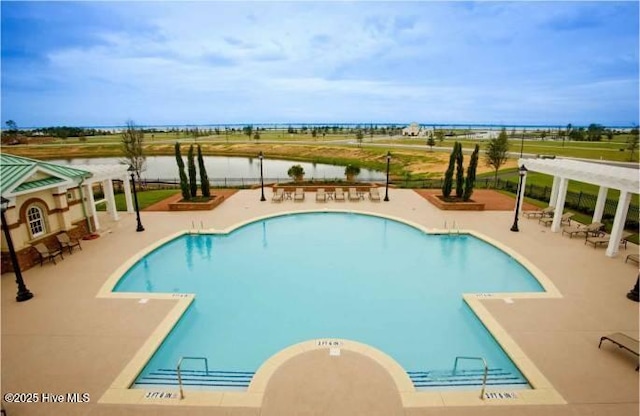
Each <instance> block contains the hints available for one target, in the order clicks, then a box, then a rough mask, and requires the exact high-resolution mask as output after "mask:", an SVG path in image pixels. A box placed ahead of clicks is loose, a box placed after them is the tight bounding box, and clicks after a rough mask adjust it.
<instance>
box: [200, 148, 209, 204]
mask: <svg viewBox="0 0 640 416" xmlns="http://www.w3.org/2000/svg"><path fill="white" fill-rule="evenodd" d="M198 170H199V171H200V189H202V196H203V197H205V198H209V197H210V196H211V191H210V190H209V177H208V176H207V170H206V169H205V167H204V159H202V148H201V147H200V145H198Z"/></svg>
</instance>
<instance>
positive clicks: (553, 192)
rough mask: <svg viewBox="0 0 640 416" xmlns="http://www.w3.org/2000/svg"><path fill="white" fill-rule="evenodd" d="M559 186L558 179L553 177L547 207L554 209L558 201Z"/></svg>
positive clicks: (555, 176)
mask: <svg viewBox="0 0 640 416" xmlns="http://www.w3.org/2000/svg"><path fill="white" fill-rule="evenodd" d="M559 186H560V177H559V176H557V175H554V176H553V185H551V195H550V196H549V206H550V207H554V206H555V205H556V201H557V200H558V187H559Z"/></svg>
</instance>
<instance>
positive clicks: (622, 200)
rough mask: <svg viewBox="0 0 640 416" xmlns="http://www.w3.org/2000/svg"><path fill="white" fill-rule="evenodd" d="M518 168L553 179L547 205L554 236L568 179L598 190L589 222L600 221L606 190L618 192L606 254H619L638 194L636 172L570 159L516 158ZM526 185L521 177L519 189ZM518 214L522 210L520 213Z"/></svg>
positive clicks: (558, 225) (639, 188)
mask: <svg viewBox="0 0 640 416" xmlns="http://www.w3.org/2000/svg"><path fill="white" fill-rule="evenodd" d="M518 165H519V166H522V165H524V166H525V167H526V168H527V170H529V171H534V172H540V173H545V174H547V175H551V176H553V186H552V188H551V198H550V200H549V206H553V207H554V208H555V210H554V216H553V223H552V224H551V231H553V232H555V233H557V232H558V231H560V229H561V227H560V226H561V224H560V217H561V216H562V212H563V210H564V203H565V199H566V196H567V188H568V184H569V181H570V180H574V181H579V182H585V183H591V184H594V185H598V186H599V187H600V189H599V191H598V199H597V201H596V207H595V210H594V212H593V220H592V222H601V220H602V214H603V212H604V206H605V203H606V200H607V192H608V191H609V189H617V190H619V191H620V196H619V198H618V205H617V208H616V214H615V218H614V220H613V226H612V229H611V237H610V239H609V245H608V246H607V251H606V255H607V256H609V257H614V256H615V255H616V254H617V253H618V248H619V242H620V239H621V238H622V231H623V230H624V223H625V220H626V218H627V212H628V211H629V203H630V202H631V195H632V194H638V193H640V178H639V176H638V169H634V168H625V167H619V166H611V165H606V164H601V163H591V162H582V161H577V160H570V159H519V160H518ZM525 185H526V175H525V176H524V177H523V178H522V185H521V189H526V188H525ZM523 199H524V198H521V199H520V207H519V208H520V209H521V208H522V200H523ZM520 212H522V211H521V210H520Z"/></svg>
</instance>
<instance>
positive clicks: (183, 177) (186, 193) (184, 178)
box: [175, 142, 191, 201]
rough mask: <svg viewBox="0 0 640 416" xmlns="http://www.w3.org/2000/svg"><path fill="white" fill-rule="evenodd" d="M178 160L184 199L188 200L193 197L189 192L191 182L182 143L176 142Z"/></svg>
mask: <svg viewBox="0 0 640 416" xmlns="http://www.w3.org/2000/svg"><path fill="white" fill-rule="evenodd" d="M175 149H176V162H178V174H179V175H180V189H181V190H182V199H184V200H185V201H188V200H190V199H191V194H190V193H189V184H188V183H187V175H186V174H185V173H184V161H183V160H182V154H180V143H178V142H176V146H175Z"/></svg>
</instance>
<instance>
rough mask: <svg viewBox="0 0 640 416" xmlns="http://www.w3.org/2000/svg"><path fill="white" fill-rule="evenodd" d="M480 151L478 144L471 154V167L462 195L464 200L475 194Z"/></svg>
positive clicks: (468, 169) (468, 170)
mask: <svg viewBox="0 0 640 416" xmlns="http://www.w3.org/2000/svg"><path fill="white" fill-rule="evenodd" d="M479 153H480V146H479V145H477V144H476V148H475V149H473V153H472V154H471V160H470V161H469V167H468V168H467V178H466V179H465V183H464V194H463V195H462V200H463V201H468V200H470V199H471V194H473V187H474V186H475V184H476V168H477V167H478V154H479Z"/></svg>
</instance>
